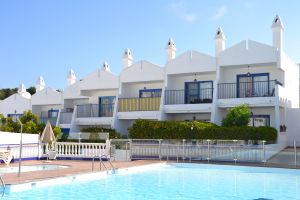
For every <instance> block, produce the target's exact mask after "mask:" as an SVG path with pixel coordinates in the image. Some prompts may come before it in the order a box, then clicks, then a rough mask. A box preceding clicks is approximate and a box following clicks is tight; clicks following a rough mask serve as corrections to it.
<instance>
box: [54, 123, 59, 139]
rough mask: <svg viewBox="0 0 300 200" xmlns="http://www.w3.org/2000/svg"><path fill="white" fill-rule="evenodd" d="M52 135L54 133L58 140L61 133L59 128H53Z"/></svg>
mask: <svg viewBox="0 0 300 200" xmlns="http://www.w3.org/2000/svg"><path fill="white" fill-rule="evenodd" d="M53 133H54V135H55V137H56V138H58V137H59V136H60V133H61V129H60V127H59V126H55V127H54V128H53Z"/></svg>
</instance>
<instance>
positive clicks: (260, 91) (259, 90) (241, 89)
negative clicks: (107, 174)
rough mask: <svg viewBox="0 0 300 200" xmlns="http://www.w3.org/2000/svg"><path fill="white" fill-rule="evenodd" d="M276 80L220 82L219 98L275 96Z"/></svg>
mask: <svg viewBox="0 0 300 200" xmlns="http://www.w3.org/2000/svg"><path fill="white" fill-rule="evenodd" d="M276 84H280V83H279V82H278V81H276V80H272V81H253V82H240V83H219V84H218V99H231V98H249V97H272V96H275V85H276Z"/></svg>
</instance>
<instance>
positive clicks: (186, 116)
mask: <svg viewBox="0 0 300 200" xmlns="http://www.w3.org/2000/svg"><path fill="white" fill-rule="evenodd" d="M194 116H195V117H196V120H205V121H210V120H211V114H210V113H196V114H178V113H176V114H166V120H176V121H184V120H193V117H194Z"/></svg>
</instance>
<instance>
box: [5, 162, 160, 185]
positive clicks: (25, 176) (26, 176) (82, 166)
mask: <svg viewBox="0 0 300 200" xmlns="http://www.w3.org/2000/svg"><path fill="white" fill-rule="evenodd" d="M159 162H160V161H152V160H150V161H149V160H141V161H131V162H116V161H115V162H112V164H113V166H114V167H115V168H119V169H120V168H127V167H133V166H141V165H147V164H151V163H159ZM42 164H47V165H66V166H69V167H68V168H62V169H55V170H43V171H34V172H33V171H31V172H22V173H21V176H20V177H18V173H7V174H3V180H4V182H5V184H18V183H26V182H31V181H38V180H43V179H49V178H57V177H64V176H71V175H76V174H83V173H90V172H92V161H70V160H55V161H51V162H47V161H39V160H34V161H24V162H22V166H25V165H42ZM9 166H10V167H17V166H18V163H12V164H10V165H9ZM106 166H107V168H108V169H110V167H109V164H108V163H106ZM2 167H6V165H4V164H0V168H2ZM102 170H104V169H103V167H102ZM96 171H100V167H99V161H98V162H97V161H95V165H94V172H96Z"/></svg>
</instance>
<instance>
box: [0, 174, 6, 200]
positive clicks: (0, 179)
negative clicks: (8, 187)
mask: <svg viewBox="0 0 300 200" xmlns="http://www.w3.org/2000/svg"><path fill="white" fill-rule="evenodd" d="M0 182H1V187H2V188H3V190H2V195H1V198H2V197H3V196H4V192H5V184H4V181H3V179H2V176H1V175H0Z"/></svg>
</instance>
